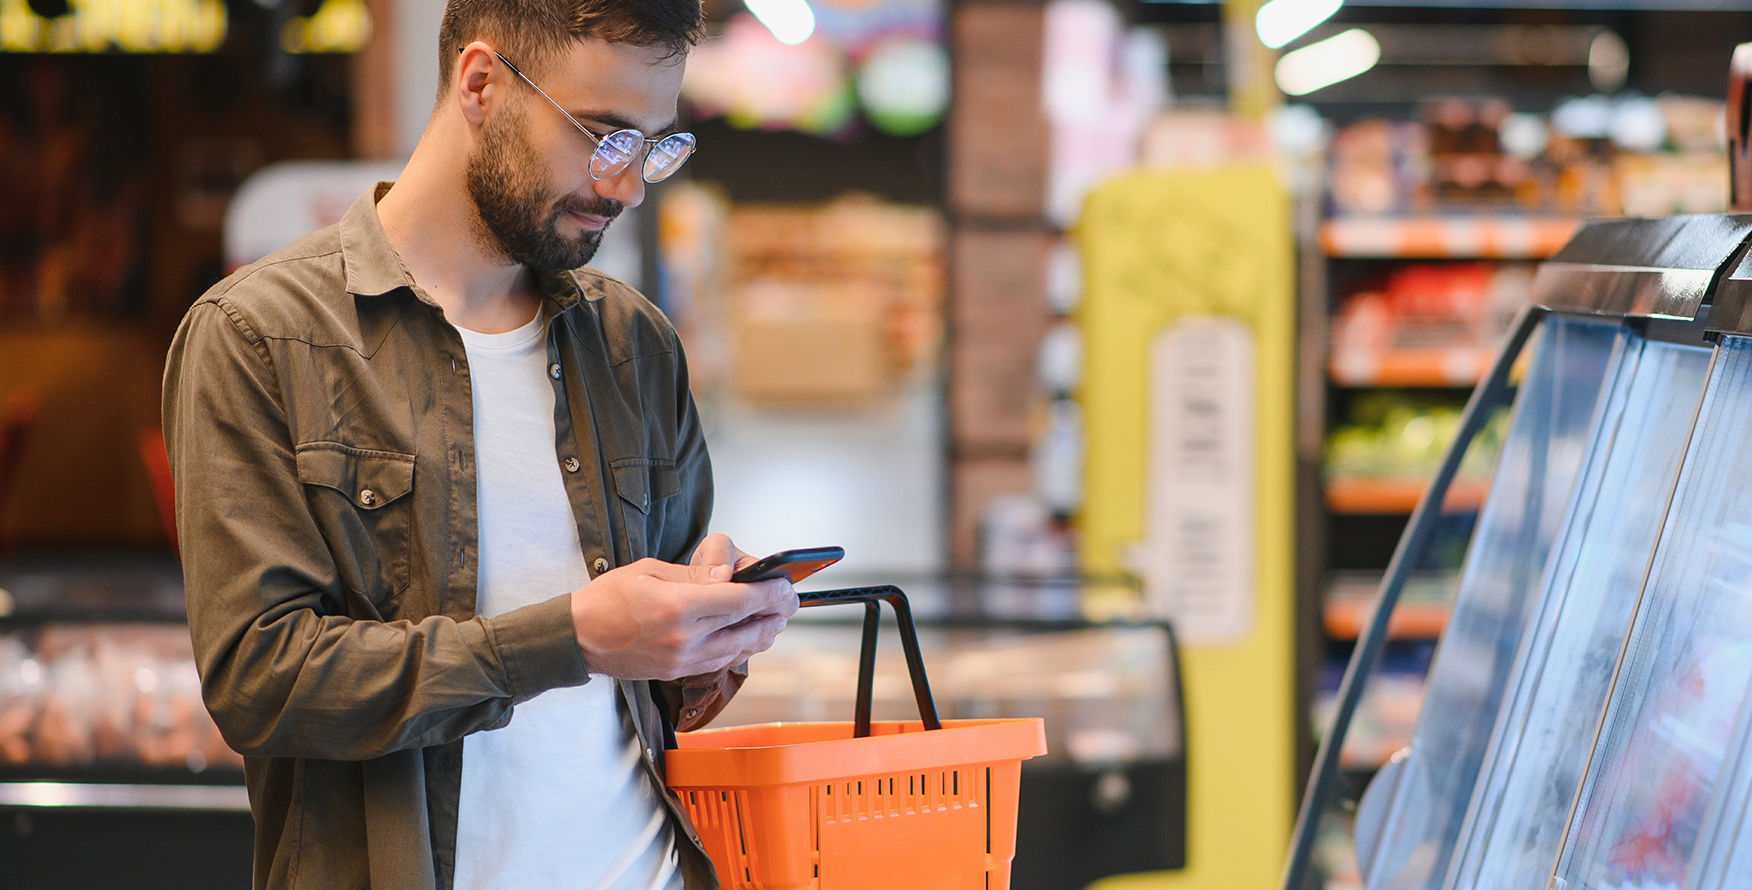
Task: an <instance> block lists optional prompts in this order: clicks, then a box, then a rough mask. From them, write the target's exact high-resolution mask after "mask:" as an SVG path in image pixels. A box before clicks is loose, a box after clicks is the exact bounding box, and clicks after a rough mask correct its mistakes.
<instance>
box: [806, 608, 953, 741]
mask: <svg viewBox="0 0 1752 890" xmlns="http://www.w3.org/2000/svg"><path fill="white" fill-rule="evenodd" d="M846 603H863V604H864V643H863V646H862V647H861V648H860V649H859V652H858V704H857V713H856V716H855V717H854V722H853V729H852V737H853V738H858V739H861V738H865V737H867V736H869V735H870V704H871V699H872V697H873V695H872V692H871V686H872V685H873V684H874V683H875V679H876V631H877V629H878V628H879V627H880V626H881V615H880V612H881V609H880V608H879V607H878V606H877V604H878V603H887V604H888V607H889V608H890V609H893V610H894V618H895V622H896V623H897V624H898V625H899V627H900V648H901V651H902V652H904V653H906V670H907V673H909V674H911V675H912V687H913V698H915V699H917V700H918V703H919V720H920V721H922V722H923V723H924V724H925V728H926V729H942V728H943V722H942V721H941V720H938V719H937V703H936V700H935V699H933V698H931V681H930V680H928V679H926V678H925V659H924V656H923V655H922V654H921V653H920V652H919V634H918V630H917V629H916V628H915V627H914V626H913V617H912V607H911V606H909V605H907V602H906V594H905V593H902V592H901V590H900V588H898V587H895V586H894V585H892V584H884V585H881V586H878V587H848V588H845V589H842V590H820V591H813V592H810V593H800V594H798V595H797V604H798V605H799V606H803V607H809V606H837V605H843V604H846Z"/></svg>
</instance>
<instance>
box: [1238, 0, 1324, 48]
mask: <svg viewBox="0 0 1752 890" xmlns="http://www.w3.org/2000/svg"><path fill="white" fill-rule="evenodd" d="M1343 5H1344V0H1271V2H1269V3H1267V4H1265V5H1264V6H1261V7H1259V14H1258V15H1256V16H1254V18H1253V27H1254V30H1256V31H1258V32H1259V42H1260V43H1263V44H1265V45H1266V46H1267V47H1269V48H1271V49H1277V48H1278V47H1280V46H1285V45H1287V44H1288V43H1289V42H1290V41H1292V40H1295V39H1296V38H1297V37H1300V36H1302V35H1303V34H1306V33H1308V29H1309V28H1312V27H1314V26H1315V25H1318V24H1320V23H1321V22H1324V21H1326V20H1327V19H1329V18H1332V14H1333V13H1335V12H1337V11H1338V8H1339V7H1340V6H1343Z"/></svg>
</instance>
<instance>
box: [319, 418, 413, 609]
mask: <svg viewBox="0 0 1752 890" xmlns="http://www.w3.org/2000/svg"><path fill="white" fill-rule="evenodd" d="M297 461H298V480H299V481H300V482H302V483H304V494H305V497H306V498H307V499H308V501H309V503H310V510H311V515H312V516H313V517H314V518H315V519H316V524H317V527H318V528H319V529H321V531H322V535H323V538H324V540H326V541H327V542H328V547H329V552H330V554H332V556H333V558H334V562H335V568H336V571H337V573H338V575H339V578H338V580H339V582H340V585H341V586H342V587H343V588H345V590H346V591H347V593H348V594H349V596H348V600H349V607H348V611H349V612H353V611H355V610H356V608H357V607H360V606H368V607H369V608H370V609H372V610H373V611H376V612H377V614H374V615H372V614H367V615H355V616H354V617H372V618H384V617H388V616H386V615H384V614H383V607H384V606H385V604H387V603H389V602H390V601H391V600H393V599H395V597H396V596H398V595H400V594H401V592H402V591H403V590H405V589H406V588H407V586H408V571H409V565H410V562H411V560H410V558H409V552H408V551H409V548H410V546H411V543H412V542H411V539H410V536H411V534H412V526H413V511H414V508H413V500H414V499H413V498H412V497H410V496H409V495H411V494H412V493H413V490H414V456H413V455H411V454H401V453H399V452H394V451H372V450H367V449H361V448H353V447H351V446H348V445H342V444H340V443H338V442H311V443H307V444H304V445H300V446H298V450H297ZM356 597H363V598H364V600H365V601H366V602H365V603H358V602H356V600H355V598H356Z"/></svg>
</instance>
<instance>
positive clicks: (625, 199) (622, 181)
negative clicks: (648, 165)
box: [596, 159, 645, 207]
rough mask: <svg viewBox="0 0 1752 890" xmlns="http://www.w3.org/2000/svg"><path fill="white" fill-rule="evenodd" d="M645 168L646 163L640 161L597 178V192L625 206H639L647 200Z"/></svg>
mask: <svg viewBox="0 0 1752 890" xmlns="http://www.w3.org/2000/svg"><path fill="white" fill-rule="evenodd" d="M641 160H643V159H641ZM644 169H645V165H644V164H643V163H640V162H638V161H635V162H634V163H631V164H628V165H627V167H626V169H625V170H622V171H621V172H619V173H616V174H615V175H613V176H610V177H609V178H607V179H598V180H596V193H597V194H598V195H601V196H602V197H604V198H607V199H609V200H611V201H618V202H620V204H621V206H623V207H637V206H639V204H640V203H642V202H643V201H644V200H645V178H644V176H642V175H641V173H642V171H643V170H644Z"/></svg>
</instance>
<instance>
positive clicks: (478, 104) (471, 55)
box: [451, 40, 510, 127]
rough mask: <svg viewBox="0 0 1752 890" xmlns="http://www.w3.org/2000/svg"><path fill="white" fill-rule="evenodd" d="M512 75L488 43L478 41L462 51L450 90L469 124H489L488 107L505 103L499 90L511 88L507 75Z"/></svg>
mask: <svg viewBox="0 0 1752 890" xmlns="http://www.w3.org/2000/svg"><path fill="white" fill-rule="evenodd" d="M509 73H510V72H508V71H506V70H505V65H504V63H502V62H500V61H499V57H498V56H496V55H494V54H493V49H492V47H490V46H488V45H487V44H485V43H482V42H480V41H478V40H477V41H475V42H473V43H470V44H468V45H467V46H465V47H463V48H462V54H461V57H460V58H458V59H457V60H456V73H455V74H454V75H453V76H452V82H451V89H452V90H453V91H454V93H455V99H456V103H457V107H458V108H460V109H461V110H462V116H463V118H464V119H466V120H467V121H468V122H469V124H471V125H473V126H476V127H479V126H482V125H483V124H485V123H486V121H487V107H488V106H489V105H491V104H492V103H494V102H497V101H502V95H501V93H500V91H501V90H502V89H504V88H506V87H507V86H508V84H507V83H506V82H505V75H506V74H509Z"/></svg>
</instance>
